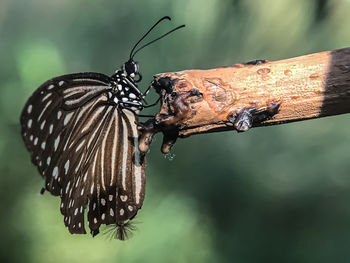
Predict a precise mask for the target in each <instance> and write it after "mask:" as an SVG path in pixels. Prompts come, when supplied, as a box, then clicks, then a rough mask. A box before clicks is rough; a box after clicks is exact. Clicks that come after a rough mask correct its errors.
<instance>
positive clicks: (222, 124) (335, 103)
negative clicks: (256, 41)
mask: <svg viewBox="0 0 350 263" xmlns="http://www.w3.org/2000/svg"><path fill="white" fill-rule="evenodd" d="M152 86H153V87H154V88H155V89H156V91H157V92H158V93H159V94H160V96H161V108H160V111H159V113H157V115H156V116H155V118H154V119H151V120H149V121H147V122H146V123H145V125H143V126H142V127H141V129H142V130H143V133H142V136H141V141H140V149H141V151H144V152H145V151H147V150H148V147H149V144H150V142H151V140H152V137H153V134H154V133H155V132H163V133H164V142H163V147H162V151H163V152H168V151H169V150H170V148H171V146H172V145H173V144H174V143H175V141H176V138H177V137H186V136H190V135H193V134H198V133H205V132H215V131H224V130H232V129H235V130H237V131H247V130H248V129H249V128H251V127H258V126H266V125H274V124H281V123H286V122H292V121H300V120H305V119H311V118H319V117H324V116H331V115H337V114H343V113H348V112H350V48H344V49H339V50H334V51H327V52H321V53H316V54H311V55H306V56H301V57H297V58H291V59H286V60H281V61H274V62H271V61H262V60H258V61H252V62H248V63H245V64H236V65H233V66H232V67H226V68H216V69H210V70H185V71H180V72H170V73H162V74H158V75H156V76H155V77H154V81H153V82H152Z"/></svg>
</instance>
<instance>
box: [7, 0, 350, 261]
mask: <svg viewBox="0 0 350 263" xmlns="http://www.w3.org/2000/svg"><path fill="white" fill-rule="evenodd" d="M349 13H350V1H348V0H328V1H327V0H309V1H304V0H283V1H280V0H264V1H254V0H231V1H229V0H226V1H222V0H211V1H203V0H176V1H170V0H145V1H132V0H130V1H123V0H100V1H86V0H84V1H83V0H74V1H71V0H60V1H58V0H0V59H1V61H0V262H35V263H39V262H106V263H107V262H327V263H328V262H338V263H339V262H349V259H350V205H349V204H350V173H349V171H350V162H349V159H350V122H349V115H343V116H336V117H330V118H324V119H319V120H312V121H304V122H298V123H292V124H286V125H281V126H275V127H265V128H258V129H253V130H251V131H249V132H247V133H244V134H237V133H234V132H226V133H217V134H208V135H198V136H193V137H190V138H187V139H180V140H178V142H177V144H176V145H175V147H174V149H173V150H172V152H171V154H170V155H167V156H163V155H162V154H161V153H160V151H159V148H160V142H161V137H157V138H156V140H155V142H154V144H153V146H152V148H151V151H150V153H149V154H148V167H147V191H146V192H147V194H146V199H145V202H144V206H143V208H142V210H141V211H140V212H139V213H138V216H137V219H136V220H137V221H138V224H137V227H138V230H137V231H136V233H135V234H134V236H133V238H132V239H130V240H128V241H126V242H120V241H117V240H109V239H108V237H107V236H105V235H99V236H97V237H96V238H92V237H91V236H89V235H85V236H77V235H74V236H73V235H70V234H69V233H68V230H67V229H66V228H65V227H64V224H63V216H62V215H61V214H60V212H59V198H55V197H53V196H51V195H49V194H47V193H46V194H45V195H44V196H41V195H40V194H39V191H40V189H41V187H42V185H43V180H42V178H41V177H40V176H39V174H38V172H37V170H36V168H35V167H33V165H32V164H31V163H30V158H29V154H28V152H27V151H26V150H25V147H24V145H23V143H22V140H21V137H20V127H19V115H20V112H21V109H22V107H23V105H24V103H25V101H26V99H27V98H28V97H29V95H30V94H31V93H32V92H33V91H34V90H35V89H36V88H37V87H38V86H39V85H40V84H41V83H43V82H44V81H46V80H47V79H49V78H51V77H54V76H58V75H61V74H66V73H73V72H83V71H95V72H103V73H106V74H108V75H110V74H112V73H113V72H114V70H115V69H116V68H118V67H119V66H120V65H121V64H122V63H123V62H125V61H126V60H127V59H128V55H129V52H130V49H131V47H132V46H133V44H134V43H135V42H136V41H137V40H138V39H139V38H140V37H141V35H142V34H143V33H144V32H145V31H146V30H147V29H148V28H149V27H150V26H151V25H152V24H153V23H154V22H155V21H156V20H157V19H159V18H160V17H162V16H164V15H170V16H171V17H173V20H172V22H166V23H163V24H162V25H161V26H159V28H158V30H156V31H155V32H154V33H153V34H152V36H151V37H150V38H149V39H152V37H156V36H159V34H160V33H163V32H166V31H167V30H169V29H171V28H172V27H174V26H177V25H180V24H183V23H184V24H186V25H187V27H186V28H185V29H183V30H180V31H178V32H176V33H174V34H173V35H171V36H169V37H167V38H166V39H163V40H161V41H159V42H157V43H155V44H154V45H152V46H150V47H148V48H146V49H144V50H143V51H142V52H140V53H139V54H138V55H137V57H136V60H137V61H138V62H139V63H140V68H141V72H142V74H143V76H144V80H143V82H142V83H141V89H143V90H144V89H146V88H147V86H148V84H149V82H150V81H151V80H152V76H153V75H154V74H156V73H160V72H168V71H179V70H184V69H193V68H200V69H206V68H213V67H220V66H228V65H232V64H235V63H238V62H245V61H250V60H254V59H268V60H279V59H283V58H289V57H295V56H299V55H304V54H308V53H314V52H319V51H324V50H332V49H337V48H342V47H348V46H350V33H349V25H350V15H349ZM155 97H156V96H155V95H154V94H153V95H151V99H150V100H152V98H155ZM156 110H157V107H156V108H154V109H152V110H151V111H150V112H152V111H153V112H155V111H156Z"/></svg>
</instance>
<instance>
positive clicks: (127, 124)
mask: <svg viewBox="0 0 350 263" xmlns="http://www.w3.org/2000/svg"><path fill="white" fill-rule="evenodd" d="M117 84H118V83H115V82H114V81H112V79H111V78H110V77H108V76H106V75H103V74H98V73H78V74H71V75H65V76H61V77H57V78H54V79H52V80H49V81H47V82H46V83H44V84H43V85H42V86H40V87H39V89H38V90H37V91H35V93H34V94H33V95H32V96H31V97H30V98H29V100H28V102H27V103H26V105H25V107H24V109H23V112H22V115H21V125H22V137H23V139H24V141H25V145H26V147H27V149H28V150H29V152H30V154H31V158H32V161H33V163H34V164H35V165H36V166H37V167H38V169H39V172H40V174H41V175H42V176H43V177H44V178H45V179H46V185H45V188H46V189H47V190H48V191H50V192H51V193H52V194H54V195H60V196H61V200H62V203H61V212H62V214H63V215H64V222H65V225H66V226H67V227H68V228H69V231H70V232H71V233H85V228H84V211H85V208H86V207H87V205H89V212H88V224H89V227H90V229H91V230H98V228H99V226H100V225H101V224H113V223H121V222H123V221H125V220H128V219H131V218H133V217H134V216H135V215H136V213H137V210H138V209H140V208H141V206H142V202H143V199H144V192H145V173H144V170H145V160H144V157H143V156H142V155H141V154H140V152H139V150H138V130H137V127H136V122H137V115H136V114H135V113H134V111H132V110H128V109H126V108H121V107H120V105H119V106H118V104H117V103H111V102H110V98H111V97H112V95H113V94H112V93H113V85H117Z"/></svg>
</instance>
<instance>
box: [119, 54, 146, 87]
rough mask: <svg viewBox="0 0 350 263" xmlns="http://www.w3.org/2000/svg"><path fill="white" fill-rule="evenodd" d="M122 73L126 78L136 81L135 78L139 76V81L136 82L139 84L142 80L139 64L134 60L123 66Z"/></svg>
mask: <svg viewBox="0 0 350 263" xmlns="http://www.w3.org/2000/svg"><path fill="white" fill-rule="evenodd" d="M122 71H123V73H124V74H125V75H126V76H128V77H130V78H132V79H135V77H136V76H138V79H137V80H135V82H139V81H140V80H141V78H142V76H141V74H140V72H139V65H138V64H137V62H135V61H134V60H132V59H129V60H128V61H127V62H125V63H124V64H123V68H122Z"/></svg>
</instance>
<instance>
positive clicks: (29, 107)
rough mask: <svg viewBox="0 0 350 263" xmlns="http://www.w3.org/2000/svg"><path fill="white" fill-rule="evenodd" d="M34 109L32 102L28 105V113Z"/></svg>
mask: <svg viewBox="0 0 350 263" xmlns="http://www.w3.org/2000/svg"><path fill="white" fill-rule="evenodd" d="M32 109H33V105H32V104H30V105H28V107H27V112H28V113H31V112H32Z"/></svg>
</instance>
